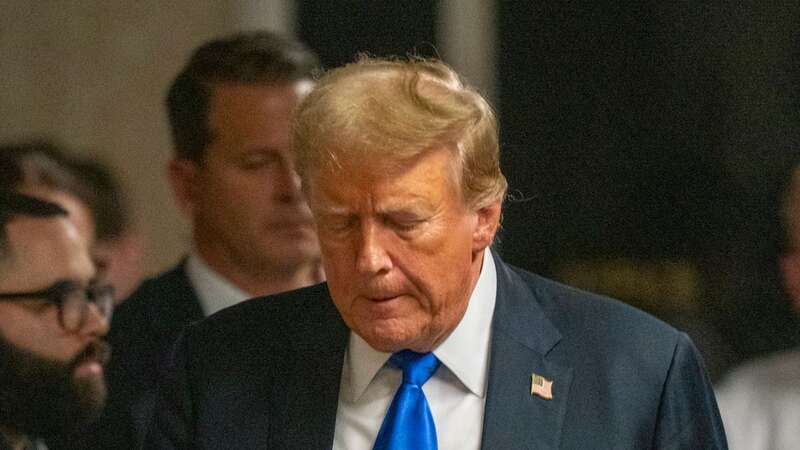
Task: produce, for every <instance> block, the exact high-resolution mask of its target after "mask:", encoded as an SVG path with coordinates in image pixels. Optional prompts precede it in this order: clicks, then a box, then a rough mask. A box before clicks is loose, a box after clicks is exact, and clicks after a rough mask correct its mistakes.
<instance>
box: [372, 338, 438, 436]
mask: <svg viewBox="0 0 800 450" xmlns="http://www.w3.org/2000/svg"><path fill="white" fill-rule="evenodd" d="M389 363H390V364H391V365H393V366H395V367H397V368H399V369H402V371H403V384H401V385H400V387H399V388H398V389H397V393H396V394H395V395H394V399H393V400H392V405H391V406H389V410H388V411H387V412H386V417H384V419H383V424H382V425H381V429H380V431H379V432H378V437H377V438H376V439H375V447H373V449H374V450H411V449H413V450H436V448H437V443H436V426H435V425H434V423H433V416H431V409H430V407H429V406H428V400H426V399H425V393H424V392H422V385H423V384H425V382H426V381H428V379H430V377H431V376H433V374H434V372H436V369H438V368H439V360H438V359H436V357H435V356H433V353H417V352H412V351H411V350H403V351H401V352H397V353H395V354H393V355H392V357H391V358H390V359H389Z"/></svg>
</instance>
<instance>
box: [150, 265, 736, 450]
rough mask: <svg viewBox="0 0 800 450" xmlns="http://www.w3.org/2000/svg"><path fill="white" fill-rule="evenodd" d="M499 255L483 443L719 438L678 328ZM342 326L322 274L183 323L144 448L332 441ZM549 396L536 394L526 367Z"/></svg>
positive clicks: (694, 443)
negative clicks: (545, 382) (546, 382)
mask: <svg viewBox="0 0 800 450" xmlns="http://www.w3.org/2000/svg"><path fill="white" fill-rule="evenodd" d="M496 262H497V284H498V288H497V304H496V308H495V313H494V317H493V322H492V326H493V328H492V343H491V356H490V358H491V360H490V368H489V385H488V392H487V399H486V410H485V419H484V426H483V448H484V449H534V448H535V449H556V448H562V449H581V450H584V449H637V450H638V449H648V448H654V449H679V448H680V449H724V448H727V445H726V443H725V435H724V432H723V428H722V422H721V420H720V417H719V412H718V410H717V405H716V401H715V399H714V394H713V391H712V389H711V386H710V383H709V380H708V377H707V376H706V374H705V370H704V369H703V366H702V362H701V359H700V356H699V355H698V353H697V351H696V349H695V347H694V346H693V345H692V343H691V341H690V339H689V338H688V337H687V336H686V335H685V334H684V333H682V332H679V331H677V330H675V329H674V328H672V327H670V326H668V325H666V324H664V323H663V322H660V321H658V320H657V319H655V318H653V317H651V316H649V315H647V314H645V313H643V312H640V311H638V310H636V309H634V308H631V307H629V306H626V305H624V304H621V303H619V302H616V301H613V300H610V299H606V298H602V297H599V296H596V295H593V294H589V293H586V292H582V291H579V290H576V289H573V288H569V287H566V286H563V285H560V284H558V283H555V282H553V281H550V280H547V279H544V278H542V277H539V276H537V275H534V274H531V273H528V272H525V271H523V270H520V269H517V268H514V267H512V266H509V265H506V264H504V263H503V262H502V261H500V260H499V258H496ZM348 332H349V331H348V329H347V327H346V326H345V324H344V323H343V322H342V319H341V317H340V316H339V314H338V312H337V310H336V309H335V307H334V306H333V304H332V302H331V299H330V296H329V293H328V290H327V287H326V285H325V284H320V285H316V286H312V287H309V288H305V289H301V290H297V291H293V292H289V293H284V294H280V295H276V296H272V297H266V298H261V299H256V300H254V301H248V302H244V303H242V304H240V305H237V306H234V307H232V308H229V309H226V310H224V311H222V312H220V313H218V314H216V315H214V316H212V317H211V318H209V319H207V320H205V321H203V322H200V323H199V324H196V325H194V326H192V327H189V328H188V329H186V330H185V333H184V335H183V337H182V338H181V339H180V340H179V341H178V343H177V345H176V348H175V353H174V355H173V358H172V361H171V367H170V369H169V371H168V376H167V378H165V379H164V380H162V381H163V384H162V385H161V387H160V391H159V398H158V400H157V402H158V403H157V407H156V415H155V418H154V422H153V423H152V424H151V429H150V434H149V436H148V440H147V445H146V448H154V449H188V448H193V449H220V448H237V449H257V448H258V449H330V448H331V446H332V442H333V436H334V425H335V419H336V407H337V401H338V395H339V383H340V377H341V371H342V362H343V358H344V352H345V347H346V345H347V341H348ZM533 373H536V374H539V375H543V376H544V377H545V378H547V379H550V380H553V389H552V393H553V399H552V400H545V399H543V398H541V397H539V396H532V395H531V394H530V383H531V374H533Z"/></svg>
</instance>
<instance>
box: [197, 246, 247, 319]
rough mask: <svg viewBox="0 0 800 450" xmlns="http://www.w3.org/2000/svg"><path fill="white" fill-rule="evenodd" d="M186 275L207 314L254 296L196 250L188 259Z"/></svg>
mask: <svg viewBox="0 0 800 450" xmlns="http://www.w3.org/2000/svg"><path fill="white" fill-rule="evenodd" d="M186 275H187V276H188V277H189V283H191V285H192V287H193V288H194V290H195V292H196V293H197V297H198V299H199V300H200V306H201V307H202V308H203V312H204V313H205V315H206V316H210V315H212V314H214V313H215V312H217V311H219V310H221V309H225V308H227V307H229V306H233V305H235V304H237V303H241V302H243V301H245V300H247V299H248V298H250V297H252V296H251V295H248V294H247V293H246V292H244V291H243V290H241V289H239V288H238V287H236V286H234V285H233V284H232V283H231V282H230V281H228V280H227V279H225V278H224V277H223V276H222V275H220V274H218V273H217V272H215V271H214V269H212V268H211V267H210V266H209V265H208V264H207V263H206V262H205V261H203V259H202V258H201V257H200V255H199V254H198V253H197V252H196V251H191V252H189V257H188V258H187V259H186Z"/></svg>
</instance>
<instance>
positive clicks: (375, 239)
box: [356, 222, 392, 275]
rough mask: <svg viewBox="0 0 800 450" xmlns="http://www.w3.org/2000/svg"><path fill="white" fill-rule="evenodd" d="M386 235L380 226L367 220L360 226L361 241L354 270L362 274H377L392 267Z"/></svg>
mask: <svg viewBox="0 0 800 450" xmlns="http://www.w3.org/2000/svg"><path fill="white" fill-rule="evenodd" d="M386 239H387V237H386V236H384V233H383V230H382V229H381V227H380V226H378V225H376V224H374V223H371V222H367V223H365V224H363V225H362V227H361V243H360V245H359V251H358V256H357V261H356V270H358V271H359V272H360V273H363V274H373V275H375V274H379V273H385V272H388V271H389V270H390V269H391V268H392V258H391V256H390V255H389V252H388V251H387V246H386Z"/></svg>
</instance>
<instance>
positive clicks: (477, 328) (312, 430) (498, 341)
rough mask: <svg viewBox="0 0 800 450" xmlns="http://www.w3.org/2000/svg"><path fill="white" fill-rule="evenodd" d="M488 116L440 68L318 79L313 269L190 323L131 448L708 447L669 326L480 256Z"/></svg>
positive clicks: (711, 403) (391, 64)
mask: <svg viewBox="0 0 800 450" xmlns="http://www.w3.org/2000/svg"><path fill="white" fill-rule="evenodd" d="M496 128H497V127H496V121H495V117H494V114H493V112H492V110H491V108H490V107H489V105H488V104H487V103H486V102H485V101H484V99H483V98H482V97H481V96H480V95H479V94H478V93H477V92H475V91H474V90H472V89H470V88H468V87H466V86H464V85H463V84H462V82H461V81H460V80H459V77H458V75H457V74H456V73H455V72H453V71H452V70H451V69H450V68H449V67H447V66H446V65H444V64H442V63H441V62H437V61H432V60H410V61H403V60H385V59H370V58H362V59H361V60H360V61H358V62H357V63H354V64H351V65H348V66H345V67H343V68H340V69H336V70H333V71H332V72H330V73H328V74H327V75H325V76H324V77H322V78H321V79H320V80H319V83H318V85H317V87H316V88H315V89H314V90H313V91H312V92H311V93H310V94H309V96H308V97H307V98H306V99H305V100H304V101H303V102H302V103H301V105H300V107H299V109H298V111H297V112H296V115H295V123H294V126H293V133H294V140H293V143H294V147H295V151H296V153H297V168H298V172H299V174H300V176H301V178H302V181H303V189H304V191H305V192H306V194H307V197H308V199H309V205H310V207H311V210H312V212H313V215H314V218H315V221H316V224H317V229H318V234H319V240H320V247H321V251H322V259H323V265H324V268H325V271H326V274H327V277H328V281H327V283H324V284H319V285H316V286H312V287H309V288H305V289H302V290H298V291H294V292H290V293H285V294H280V295H276V296H271V297H266V298H262V299H256V300H254V301H251V302H246V303H244V304H242V305H240V306H236V307H233V308H230V309H228V310H226V311H223V312H221V313H219V314H217V315H215V316H213V317H211V318H209V319H207V320H206V321H204V322H201V323H199V324H196V325H193V326H191V327H190V328H188V329H186V330H185V332H184V334H183V337H182V338H181V339H180V340H179V343H178V345H177V346H176V348H175V352H174V353H173V355H172V361H171V365H170V366H171V367H170V369H169V371H168V375H167V377H166V378H165V379H164V380H162V385H161V388H160V396H159V399H158V407H157V408H156V411H157V413H156V417H155V421H154V423H153V426H152V428H151V430H150V435H149V441H148V443H149V446H148V448H159V449H173V448H188V447H191V448H223V447H225V448H274V449H290V448H297V449H316V448H319V449H322V448H334V449H368V448H375V449H436V448H441V449H478V448H492V449H494V448H497V449H514V448H617V449H641V448H703V449H716V448H725V447H726V445H725V436H724V433H723V431H722V426H721V422H720V419H719V413H718V411H717V408H716V403H715V400H714V396H713V392H712V390H711V388H710V385H709V382H708V378H707V376H706V374H705V371H704V369H703V367H702V363H701V361H700V357H699V355H698V354H697V351H696V349H695V348H694V346H693V345H692V344H691V342H690V340H689V338H688V337H687V336H686V335H685V334H683V333H681V332H678V331H677V330H675V329H673V328H671V327H669V326H668V325H666V324H664V323H662V322H659V321H657V320H656V319H654V318H652V317H650V316H647V315H646V314H644V313H642V312H640V311H637V310H634V309H633V308H631V307H628V306H625V305H623V304H620V303H618V302H615V301H612V300H609V299H605V298H601V297H598V296H595V295H592V294H589V293H586V292H581V291H578V290H575V289H571V288H568V287H566V286H562V285H559V284H557V283H555V282H553V281H549V280H546V279H544V278H541V277H539V276H537V275H534V274H531V273H528V272H525V271H523V270H520V269H517V268H514V267H512V266H509V265H507V264H506V263H504V262H503V261H502V259H501V258H500V257H499V256H498V255H497V254H495V253H494V252H493V251H491V250H490V245H491V244H492V241H493V240H494V237H495V234H496V232H497V229H498V227H499V224H500V216H501V206H502V201H503V198H504V196H505V192H506V189H507V184H506V180H505V178H504V176H503V174H502V172H501V171H500V163H499V146H498V140H497V129H496Z"/></svg>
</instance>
